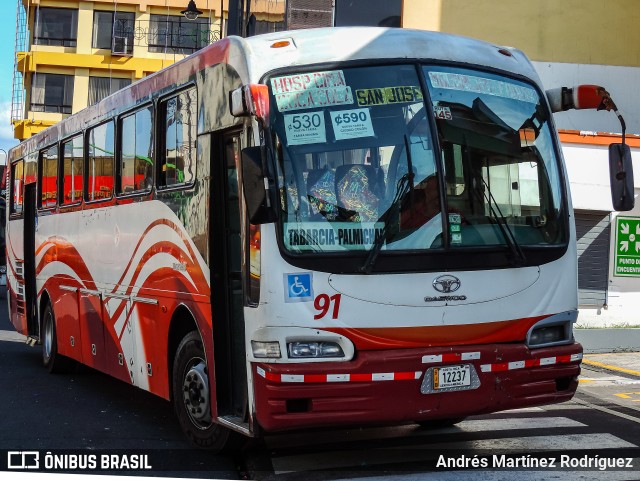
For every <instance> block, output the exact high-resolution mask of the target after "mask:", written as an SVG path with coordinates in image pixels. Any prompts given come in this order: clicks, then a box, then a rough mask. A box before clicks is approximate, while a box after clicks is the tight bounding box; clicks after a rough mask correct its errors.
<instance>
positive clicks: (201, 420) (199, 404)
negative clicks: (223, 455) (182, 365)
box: [182, 358, 211, 429]
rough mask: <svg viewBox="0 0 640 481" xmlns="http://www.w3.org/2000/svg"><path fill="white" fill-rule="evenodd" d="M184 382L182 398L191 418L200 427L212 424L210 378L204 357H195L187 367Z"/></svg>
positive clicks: (205, 427)
mask: <svg viewBox="0 0 640 481" xmlns="http://www.w3.org/2000/svg"><path fill="white" fill-rule="evenodd" d="M185 371H186V372H185V375H184V377H183V382H182V399H183V401H184V407H185V410H186V412H187V414H188V415H189V419H191V422H192V423H193V425H194V426H196V427H197V428H199V429H207V428H208V427H209V426H211V409H210V407H211V405H210V402H209V399H210V395H209V380H208V376H207V365H206V363H205V362H204V360H203V359H200V358H194V359H193V360H192V361H191V362H190V363H189V364H187V369H185Z"/></svg>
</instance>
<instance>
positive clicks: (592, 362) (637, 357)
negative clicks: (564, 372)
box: [582, 352, 640, 378]
mask: <svg viewBox="0 0 640 481" xmlns="http://www.w3.org/2000/svg"><path fill="white" fill-rule="evenodd" d="M582 363H583V364H585V365H587V366H593V367H596V368H600V369H606V370H607V371H613V372H617V373H622V374H627V375H631V376H637V377H638V378H640V352H612V353H606V354H585V355H584V358H583V359H582Z"/></svg>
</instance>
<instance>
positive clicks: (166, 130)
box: [159, 88, 198, 187]
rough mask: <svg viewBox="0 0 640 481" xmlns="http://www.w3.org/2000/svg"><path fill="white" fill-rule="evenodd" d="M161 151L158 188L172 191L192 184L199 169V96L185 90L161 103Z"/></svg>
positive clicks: (191, 89) (189, 90)
mask: <svg viewBox="0 0 640 481" xmlns="http://www.w3.org/2000/svg"><path fill="white" fill-rule="evenodd" d="M160 107H161V109H160V112H161V114H160V115H161V119H162V120H161V125H162V127H161V129H162V135H163V139H162V144H161V145H162V147H161V148H162V151H161V160H160V162H161V172H160V179H159V181H160V182H159V185H160V186H161V187H170V186H173V185H176V184H187V183H190V182H192V181H193V179H194V177H195V167H196V134H197V119H198V117H197V111H198V95H197V92H196V89H195V88H190V89H188V90H184V91H182V92H180V93H179V94H177V95H176V96H174V97H171V98H169V99H167V100H165V101H163V102H162V103H161V106H160Z"/></svg>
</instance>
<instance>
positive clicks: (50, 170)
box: [38, 145, 58, 209]
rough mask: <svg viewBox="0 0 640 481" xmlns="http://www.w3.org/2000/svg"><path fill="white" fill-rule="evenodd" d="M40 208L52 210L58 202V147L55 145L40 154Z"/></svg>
mask: <svg viewBox="0 0 640 481" xmlns="http://www.w3.org/2000/svg"><path fill="white" fill-rule="evenodd" d="M38 175H39V180H40V183H39V190H40V192H39V194H40V195H39V197H38V199H39V200H38V207H40V208H41V209H51V208H52V207H55V206H56V204H57V200H58V146H57V145H54V146H52V147H49V148H48V149H47V150H44V151H42V153H41V154H40V165H39V168H38Z"/></svg>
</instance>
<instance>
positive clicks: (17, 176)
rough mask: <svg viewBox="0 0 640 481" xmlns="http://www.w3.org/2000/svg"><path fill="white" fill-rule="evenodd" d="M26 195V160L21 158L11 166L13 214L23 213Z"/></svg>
mask: <svg viewBox="0 0 640 481" xmlns="http://www.w3.org/2000/svg"><path fill="white" fill-rule="evenodd" d="M23 195H24V161H22V160H19V161H17V162H15V163H14V164H13V165H12V166H11V210H10V213H11V214H22V200H23Z"/></svg>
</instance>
